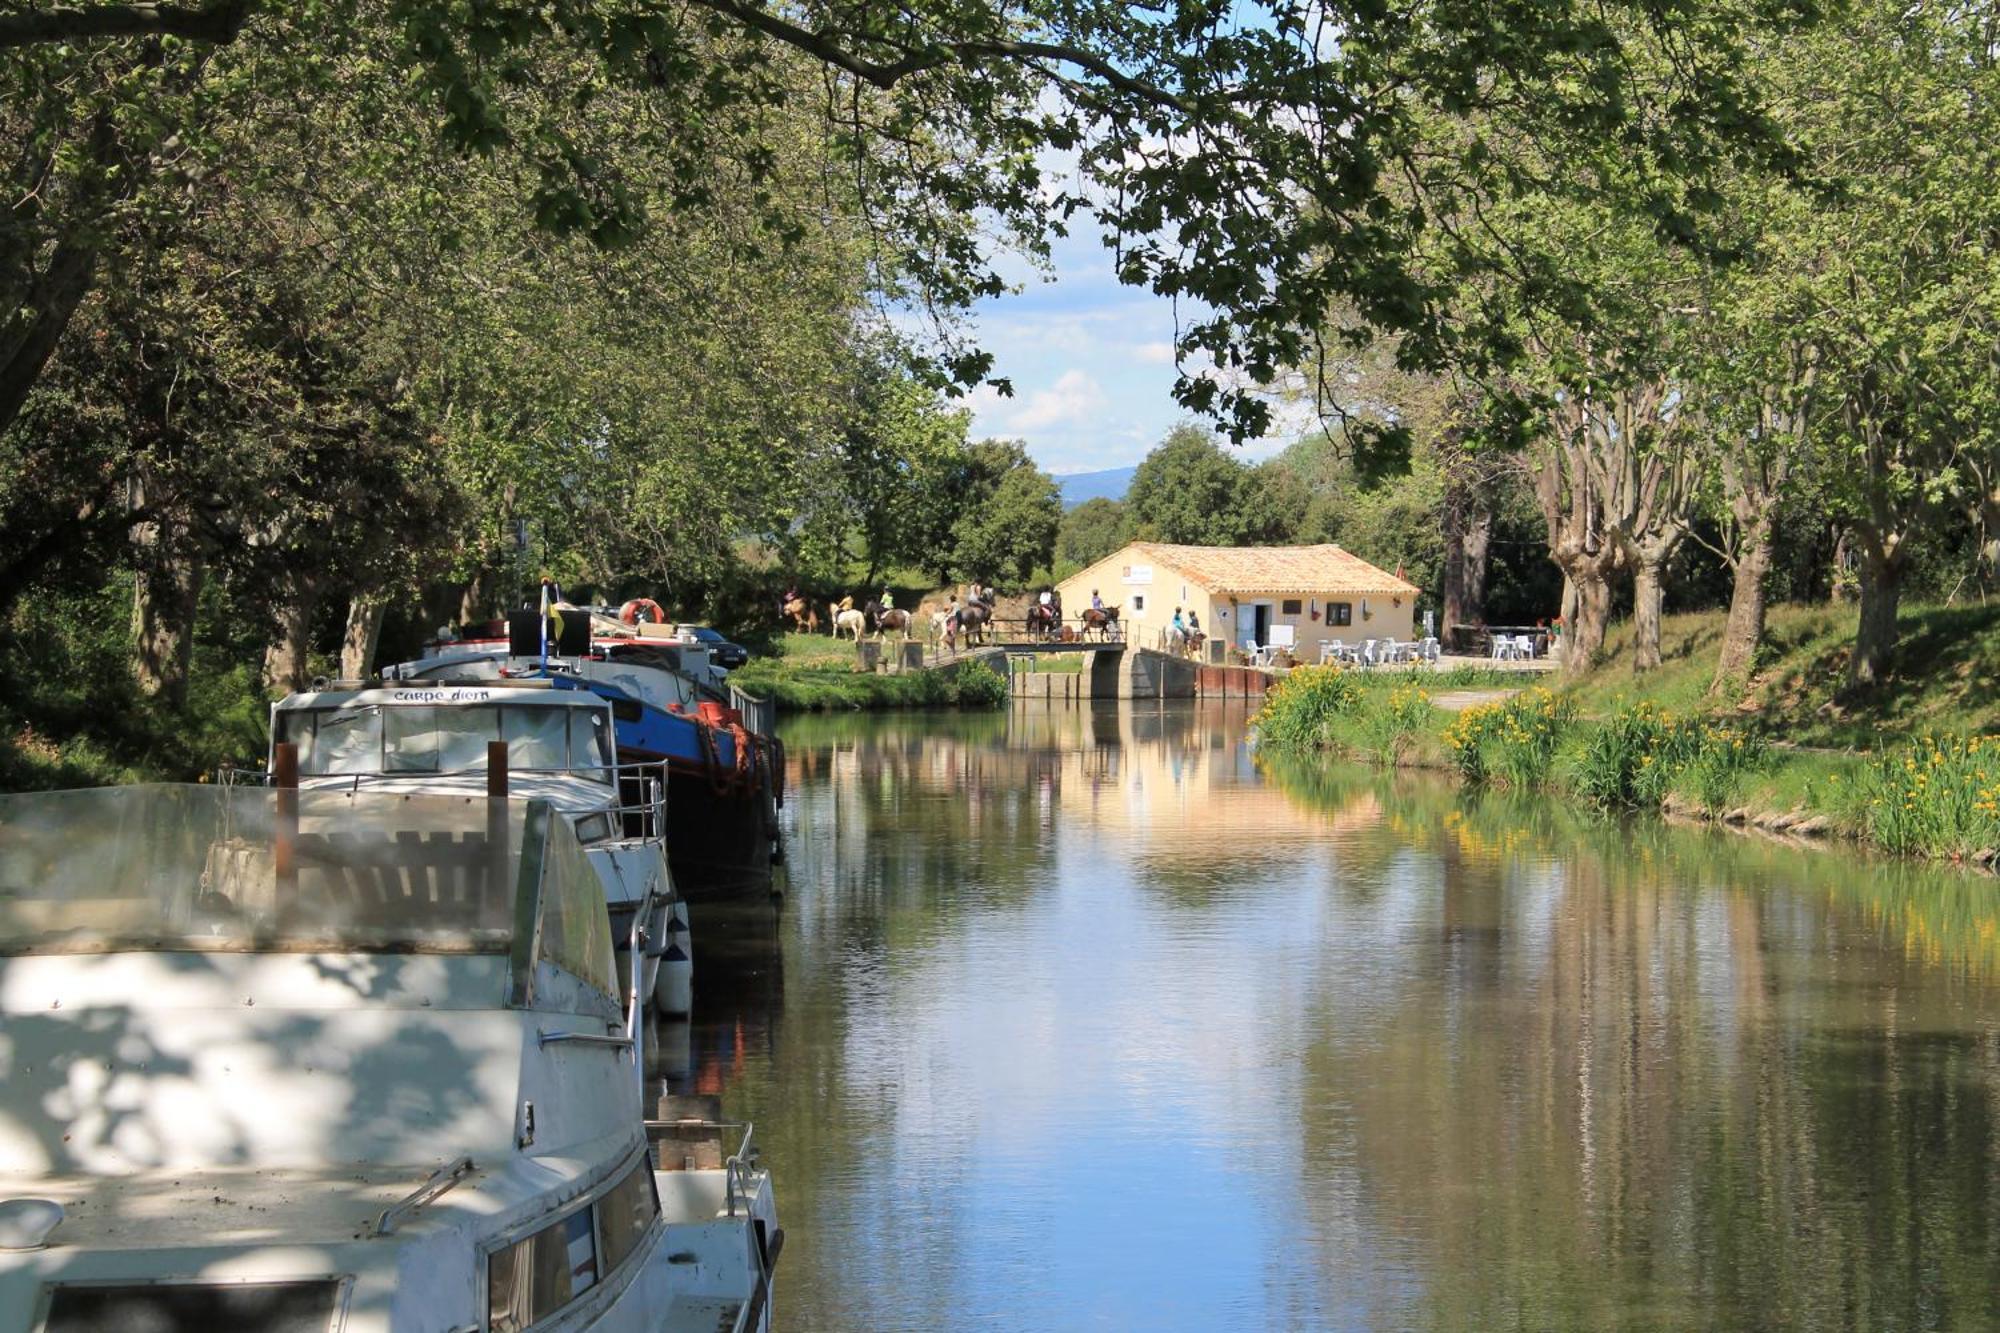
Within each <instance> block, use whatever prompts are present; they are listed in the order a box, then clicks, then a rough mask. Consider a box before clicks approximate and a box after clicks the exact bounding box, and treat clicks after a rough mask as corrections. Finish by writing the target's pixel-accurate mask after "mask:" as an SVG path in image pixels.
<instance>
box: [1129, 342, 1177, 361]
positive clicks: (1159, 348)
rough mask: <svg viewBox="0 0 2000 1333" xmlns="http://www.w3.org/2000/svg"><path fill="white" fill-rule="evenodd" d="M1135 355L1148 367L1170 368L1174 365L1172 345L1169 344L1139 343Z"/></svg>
mask: <svg viewBox="0 0 2000 1333" xmlns="http://www.w3.org/2000/svg"><path fill="white" fill-rule="evenodd" d="M1136 354H1137V356H1138V358H1139V360H1141V361H1143V362H1144V363H1145V364H1147V365H1149V366H1171V365H1172V364H1173V363H1174V345H1173V344H1172V343H1169V342H1157V343H1140V344H1139V346H1138V349H1137V353H1136Z"/></svg>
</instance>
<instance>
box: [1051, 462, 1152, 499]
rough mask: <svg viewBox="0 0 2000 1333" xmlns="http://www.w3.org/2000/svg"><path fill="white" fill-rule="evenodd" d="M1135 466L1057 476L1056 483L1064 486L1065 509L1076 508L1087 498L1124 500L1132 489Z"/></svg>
mask: <svg viewBox="0 0 2000 1333" xmlns="http://www.w3.org/2000/svg"><path fill="white" fill-rule="evenodd" d="M1138 470H1139V469H1138V468H1137V467H1136V466H1134V467H1114V468H1107V469H1105V470H1104V471H1102V472H1072V473H1071V474H1070V475H1069V476H1067V477H1057V478H1056V485H1057V486H1060V487H1061V488H1062V505H1063V508H1064V509H1074V508H1076V507H1077V506H1078V505H1080V504H1082V503H1083V502H1084V501H1085V500H1097V499H1104V500H1122V499H1124V498H1125V492H1126V491H1127V490H1129V489H1131V486H1132V474H1133V473H1134V472H1137V471H1138Z"/></svg>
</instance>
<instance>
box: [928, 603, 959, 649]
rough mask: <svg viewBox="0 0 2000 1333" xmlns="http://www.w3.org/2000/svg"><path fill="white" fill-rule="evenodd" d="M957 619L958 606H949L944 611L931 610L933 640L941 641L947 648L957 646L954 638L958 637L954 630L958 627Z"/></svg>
mask: <svg viewBox="0 0 2000 1333" xmlns="http://www.w3.org/2000/svg"><path fill="white" fill-rule="evenodd" d="M957 619H958V608H957V607H956V606H947V607H946V608H945V609H944V610H942V611H933V612H931V630H930V637H931V642H932V643H940V642H941V643H943V644H944V646H945V647H947V648H950V647H953V646H955V645H954V640H955V639H956V638H957V635H955V634H954V633H953V632H952V631H953V630H954V629H955V628H956V622H957Z"/></svg>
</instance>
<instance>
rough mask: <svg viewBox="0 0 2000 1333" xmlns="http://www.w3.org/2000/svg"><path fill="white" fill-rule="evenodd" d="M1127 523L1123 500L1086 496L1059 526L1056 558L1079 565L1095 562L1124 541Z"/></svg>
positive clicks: (1081, 566) (1067, 563)
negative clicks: (1086, 498) (1089, 497)
mask: <svg viewBox="0 0 2000 1333" xmlns="http://www.w3.org/2000/svg"><path fill="white" fill-rule="evenodd" d="M1126 526H1127V515H1126V512H1125V505H1124V504H1123V502H1121V501H1118V500H1112V499H1109V498H1107V497H1105V496H1102V495H1099V496H1094V497H1092V498H1091V499H1088V500H1085V501H1084V502H1083V503H1082V504H1080V505H1078V506H1077V507H1076V508H1074V509H1072V510H1070V511H1069V512H1068V513H1066V514H1064V515H1063V516H1062V522H1061V523H1060V524H1058V525H1057V527H1056V559H1057V560H1058V561H1060V562H1062V563H1063V564H1065V565H1070V566H1074V567H1075V568H1077V569H1082V568H1083V567H1084V566H1086V565H1094V564H1096V563H1097V562H1098V561H1099V560H1102V559H1103V558H1104V557H1105V556H1107V555H1110V554H1111V553H1112V552H1113V551H1115V550H1117V549H1118V548H1119V547H1121V546H1123V545H1124V544H1125V542H1126V540H1127V537H1126Z"/></svg>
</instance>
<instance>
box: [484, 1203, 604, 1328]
mask: <svg viewBox="0 0 2000 1333" xmlns="http://www.w3.org/2000/svg"><path fill="white" fill-rule="evenodd" d="M591 1211H592V1210H591V1209H590V1208H588V1207H585V1208H579V1209H577V1210H576V1211H575V1212H573V1213H571V1214H570V1215H569V1216H567V1217H565V1218H563V1219H561V1220H560V1221H557V1222H554V1223H552V1224H550V1225H549V1226H545V1227H543V1228H542V1229H541V1230H540V1231H537V1232H536V1233H535V1234H534V1235H532V1236H529V1237H527V1238H526V1239H524V1240H518V1241H515V1242H514V1243H513V1244H512V1245H509V1246H507V1247H506V1248H505V1249H501V1250H495V1251H494V1252H493V1253H492V1254H490V1255H488V1256H487V1257H486V1323H487V1327H488V1328H489V1329H490V1330H492V1333H519V1330H522V1329H525V1328H527V1327H529V1326H530V1325H532V1324H533V1323H535V1322H536V1321H537V1320H541V1319H546V1318H548V1317H549V1316H550V1315H552V1314H554V1313H555V1312H556V1311H558V1310H560V1309H562V1307H563V1306H565V1305H568V1304H569V1303H570V1302H571V1301H573V1300H575V1299H576V1298H577V1297H578V1296H581V1295H582V1294H583V1293H584V1292H586V1291H589V1290H590V1289H591V1288H592V1287H594V1286H596V1285H597V1239H596V1237H595V1236H594V1235H593V1234H592V1232H591V1224H590V1219H591Z"/></svg>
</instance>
